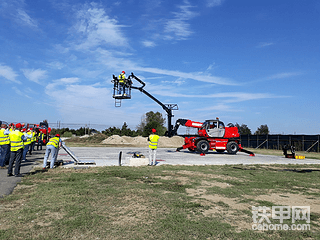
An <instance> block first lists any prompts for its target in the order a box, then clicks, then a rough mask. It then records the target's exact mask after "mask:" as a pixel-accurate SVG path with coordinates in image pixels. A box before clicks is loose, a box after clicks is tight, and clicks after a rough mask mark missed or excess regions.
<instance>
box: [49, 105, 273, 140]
mask: <svg viewBox="0 0 320 240" xmlns="http://www.w3.org/2000/svg"><path fill="white" fill-rule="evenodd" d="M165 123H166V119H165V118H164V117H163V116H162V114H161V113H160V112H153V111H150V112H147V113H146V114H144V115H143V116H142V119H141V122H140V124H139V125H138V126H137V127H136V130H131V129H130V128H129V127H128V125H127V123H126V122H124V123H123V125H122V127H121V128H117V127H109V128H107V129H105V130H104V131H102V132H101V133H102V134H105V135H106V136H107V137H109V136H112V135H119V136H129V137H137V136H143V137H147V136H149V135H150V133H151V129H153V128H154V129H156V130H157V134H158V135H159V136H164V135H165V133H166V131H167V128H166V127H165ZM235 126H236V127H237V128H238V131H239V133H240V135H252V132H251V129H250V128H249V127H248V126H247V125H246V124H241V125H240V124H238V123H236V124H235ZM97 132H98V131H97V130H96V129H93V128H90V129H89V128H83V127H81V128H79V129H77V130H74V129H69V128H61V129H56V128H53V129H52V130H51V134H52V135H55V134H60V135H61V136H63V137H72V135H76V136H83V135H85V134H90V133H97ZM266 134H269V128H268V126H267V124H265V125H261V126H260V127H258V128H257V130H256V131H255V132H254V135H266Z"/></svg>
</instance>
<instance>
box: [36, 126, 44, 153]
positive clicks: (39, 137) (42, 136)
mask: <svg viewBox="0 0 320 240" xmlns="http://www.w3.org/2000/svg"><path fill="white" fill-rule="evenodd" d="M43 138H44V134H43V132H41V131H40V130H39V133H38V144H37V150H39V149H40V150H42V144H43Z"/></svg>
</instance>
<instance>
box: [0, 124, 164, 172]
mask: <svg viewBox="0 0 320 240" xmlns="http://www.w3.org/2000/svg"><path fill="white" fill-rule="evenodd" d="M148 141H149V165H150V166H154V165H156V152H157V147H158V141H159V136H158V135H157V134H156V129H152V134H151V135H149V137H148ZM35 143H38V144H37V150H39V149H40V150H42V145H43V133H42V132H41V131H39V129H36V130H34V129H32V128H25V126H24V124H21V123H17V124H16V125H14V124H10V125H9V126H8V125H7V124H5V123H4V124H1V130H0V168H1V169H6V168H7V167H6V166H5V165H9V166H8V175H7V176H8V177H10V176H16V177H21V174H20V166H21V162H22V161H27V160H26V156H27V153H28V151H29V154H30V155H31V154H32V151H33V150H35V149H34V148H35ZM61 144H62V141H61V138H60V135H59V134H56V135H55V136H54V137H52V138H50V140H49V142H48V143H47V145H46V153H45V156H44V161H43V169H46V167H47V161H48V158H49V155H50V154H51V160H50V168H54V163H55V161H56V160H57V156H58V152H59V148H60V147H61ZM13 164H15V168H14V174H13Z"/></svg>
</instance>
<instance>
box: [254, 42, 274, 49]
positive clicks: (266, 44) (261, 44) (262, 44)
mask: <svg viewBox="0 0 320 240" xmlns="http://www.w3.org/2000/svg"><path fill="white" fill-rule="evenodd" d="M273 44H274V43H273V42H261V43H259V44H258V46H257V48H264V47H269V46H271V45H273Z"/></svg>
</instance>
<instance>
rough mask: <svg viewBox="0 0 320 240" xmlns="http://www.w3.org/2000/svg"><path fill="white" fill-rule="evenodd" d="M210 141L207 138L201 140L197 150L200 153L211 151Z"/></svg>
mask: <svg viewBox="0 0 320 240" xmlns="http://www.w3.org/2000/svg"><path fill="white" fill-rule="evenodd" d="M209 148H210V146H209V143H208V142H207V141H206V140H200V141H199V142H198V143H197V151H198V152H200V153H207V152H208V151H209Z"/></svg>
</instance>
